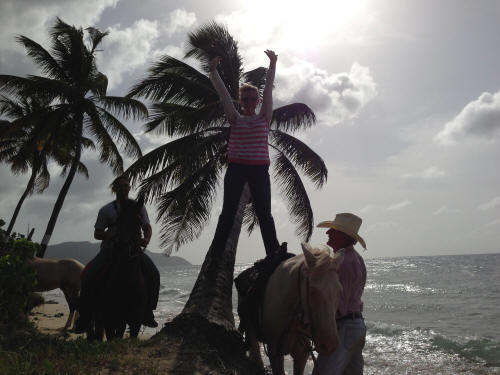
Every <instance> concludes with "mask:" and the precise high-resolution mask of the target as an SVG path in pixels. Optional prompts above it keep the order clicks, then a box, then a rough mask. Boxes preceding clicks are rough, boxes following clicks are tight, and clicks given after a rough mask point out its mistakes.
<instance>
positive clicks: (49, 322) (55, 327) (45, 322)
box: [30, 301, 154, 340]
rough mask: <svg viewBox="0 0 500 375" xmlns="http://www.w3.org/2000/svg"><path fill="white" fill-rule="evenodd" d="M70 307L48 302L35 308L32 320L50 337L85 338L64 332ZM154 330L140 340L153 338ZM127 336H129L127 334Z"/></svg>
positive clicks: (142, 335) (145, 333)
mask: <svg viewBox="0 0 500 375" xmlns="http://www.w3.org/2000/svg"><path fill="white" fill-rule="evenodd" d="M68 315H69V308H68V305H66V304H63V303H59V302H57V301H47V302H46V303H44V304H43V305H40V306H37V307H35V308H34V309H33V310H32V311H31V313H30V320H31V321H32V322H33V323H35V324H36V326H37V328H38V330H39V331H40V332H42V333H45V334H49V335H59V336H68V338H70V339H76V338H77V337H84V336H85V335H84V334H76V333H73V332H71V327H72V326H70V330H68V331H66V332H64V331H63V330H62V329H63V327H64V325H65V324H66V321H67V320H68ZM151 331H152V330H147V331H145V330H141V331H140V332H139V336H138V337H139V339H141V340H147V339H149V338H151V337H152V336H153V334H154V332H151ZM126 335H127V334H126Z"/></svg>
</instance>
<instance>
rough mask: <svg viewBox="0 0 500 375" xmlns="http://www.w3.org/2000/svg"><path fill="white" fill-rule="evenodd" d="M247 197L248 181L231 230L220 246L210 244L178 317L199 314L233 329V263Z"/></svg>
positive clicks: (228, 328)
mask: <svg viewBox="0 0 500 375" xmlns="http://www.w3.org/2000/svg"><path fill="white" fill-rule="evenodd" d="M249 198H250V189H249V188H248V185H245V188H244V189H243V192H242V194H241V198H240V203H239V206H238V211H237V212H236V217H235V220H234V223H233V228H232V230H231V234H230V235H229V238H228V239H227V240H226V242H225V246H224V248H223V249H222V250H221V249H216V248H215V247H210V249H209V251H208V253H207V255H206V257H205V261H204V262H203V265H202V266H201V270H200V273H199V274H198V278H197V280H196V283H195V285H194V287H193V290H192V291H191V294H190V296H189V299H188V301H187V303H186V305H185V306H184V309H183V310H182V313H181V314H180V315H179V317H181V316H183V318H186V317H187V316H189V315H198V316H199V317H200V318H202V319H205V320H207V321H208V322H210V323H215V324H217V325H220V326H222V327H224V328H225V329H227V330H234V329H235V326H234V316H233V303H232V292H233V277H234V264H235V260H236V248H237V246H238V238H239V236H240V232H241V225H242V222H243V212H244V209H245V205H246V204H247V202H248V200H249ZM215 254H217V255H215Z"/></svg>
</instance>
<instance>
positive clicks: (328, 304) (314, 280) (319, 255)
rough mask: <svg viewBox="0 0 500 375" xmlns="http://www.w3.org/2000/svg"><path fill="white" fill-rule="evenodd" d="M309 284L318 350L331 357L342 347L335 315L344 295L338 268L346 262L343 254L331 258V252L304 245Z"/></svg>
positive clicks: (308, 289) (310, 311) (315, 342)
mask: <svg viewBox="0 0 500 375" xmlns="http://www.w3.org/2000/svg"><path fill="white" fill-rule="evenodd" d="M302 252H303V253H304V258H305V266H306V267H305V272H306V273H307V280H308V285H307V286H306V289H307V292H306V293H307V295H308V296H307V301H308V305H309V306H308V310H309V314H310V323H311V331H312V332H311V333H312V338H313V341H314V344H315V346H316V350H317V351H318V352H319V353H322V354H330V353H332V352H333V351H335V350H336V349H337V347H338V346H339V338H338V333H337V324H336V321H335V313H336V311H337V305H338V299H339V296H340V294H341V293H342V285H341V284H340V282H339V278H338V275H337V269H338V267H339V265H340V263H342V261H343V259H344V255H343V253H340V254H336V255H335V256H334V257H332V256H330V254H329V252H328V251H327V250H320V249H313V248H312V247H311V246H310V245H309V244H307V243H302Z"/></svg>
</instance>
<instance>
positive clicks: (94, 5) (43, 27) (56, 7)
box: [0, 0, 119, 51]
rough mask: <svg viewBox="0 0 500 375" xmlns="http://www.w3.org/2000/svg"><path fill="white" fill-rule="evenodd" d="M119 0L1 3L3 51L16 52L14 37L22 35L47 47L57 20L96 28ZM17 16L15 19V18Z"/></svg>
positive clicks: (33, 0) (0, 37)
mask: <svg viewBox="0 0 500 375" xmlns="http://www.w3.org/2000/svg"><path fill="white" fill-rule="evenodd" d="M118 1H119V0H86V1H81V0H64V1H62V0H59V1H58V0H49V1H38V0H22V1H19V0H17V1H16V0H12V1H8V0H7V1H5V0H2V1H1V2H0V49H1V50H4V51H5V50H10V51H12V50H16V51H19V47H16V44H15V42H14V37H15V36H16V35H19V34H22V35H26V36H27V37H29V38H32V39H35V40H36V41H37V42H38V43H41V44H44V43H45V42H46V41H47V40H48V32H47V28H48V27H50V26H51V25H52V24H53V22H54V21H55V18H56V17H60V18H62V20H63V21H64V22H66V23H69V24H71V25H73V24H74V25H75V26H77V27H80V26H82V27H87V26H92V25H94V24H95V23H96V22H97V21H98V20H99V19H100V17H101V14H102V12H103V11H104V10H105V9H106V8H109V7H115V6H116V4H117V3H118ZM14 14H15V16H14V17H13V15H14Z"/></svg>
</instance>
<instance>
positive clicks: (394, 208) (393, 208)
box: [387, 200, 411, 211]
mask: <svg viewBox="0 0 500 375" xmlns="http://www.w3.org/2000/svg"><path fill="white" fill-rule="evenodd" d="M410 204H411V201H409V200H404V201H401V202H398V203H394V204H391V205H390V206H389V207H387V210H389V211H397V210H402V209H403V208H406V207H408V206H409V205H410Z"/></svg>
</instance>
